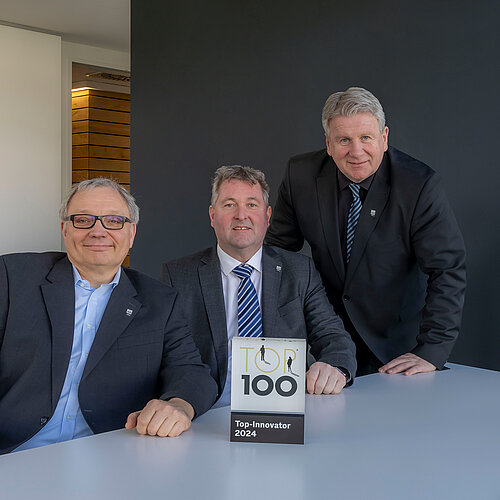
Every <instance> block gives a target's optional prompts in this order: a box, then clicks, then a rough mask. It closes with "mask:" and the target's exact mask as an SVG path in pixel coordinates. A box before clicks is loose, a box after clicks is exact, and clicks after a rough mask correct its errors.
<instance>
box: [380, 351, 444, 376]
mask: <svg viewBox="0 0 500 500" xmlns="http://www.w3.org/2000/svg"><path fill="white" fill-rule="evenodd" d="M435 369H436V367H435V366H434V365H433V364H432V363H429V362H428V361H425V359H422V358H421V357H419V356H417V355H416V354H412V353H411V352H407V353H406V354H402V355H401V356H398V357H397V358H395V359H393V360H392V361H389V363H387V364H385V365H384V366H381V367H380V368H379V369H378V371H379V372H380V373H391V374H392V373H401V372H403V374H404V375H415V373H427V372H433V371H434V370H435Z"/></svg>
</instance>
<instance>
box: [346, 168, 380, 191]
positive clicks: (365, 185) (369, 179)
mask: <svg viewBox="0 0 500 500" xmlns="http://www.w3.org/2000/svg"><path fill="white" fill-rule="evenodd" d="M379 168H380V167H379ZM379 168H377V172H378V170H379ZM377 172H374V173H373V174H372V175H370V177H367V178H366V179H365V180H364V181H361V182H358V183H357V184H358V185H360V186H361V187H362V188H363V189H364V190H366V191H368V190H369V189H370V186H371V184H372V181H373V178H374V177H375V174H376V173H377ZM337 179H338V182H339V190H340V191H342V190H343V189H345V188H347V186H349V184H352V183H353V182H352V181H351V179H348V178H347V177H346V176H345V175H344V174H343V173H342V172H341V171H340V170H339V169H338V168H337Z"/></svg>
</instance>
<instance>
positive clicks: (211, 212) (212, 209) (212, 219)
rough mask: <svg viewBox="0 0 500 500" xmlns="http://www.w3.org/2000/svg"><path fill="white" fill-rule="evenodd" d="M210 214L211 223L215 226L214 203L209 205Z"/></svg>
mask: <svg viewBox="0 0 500 500" xmlns="http://www.w3.org/2000/svg"><path fill="white" fill-rule="evenodd" d="M208 216H209V217H210V225H211V226H212V227H214V207H212V205H210V206H209V207H208Z"/></svg>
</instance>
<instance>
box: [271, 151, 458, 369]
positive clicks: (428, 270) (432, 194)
mask: <svg viewBox="0 0 500 500" xmlns="http://www.w3.org/2000/svg"><path fill="white" fill-rule="evenodd" d="M336 171H337V168H336V165H335V163H334V162H333V160H332V159H331V157H330V156H328V154H327V152H326V150H321V151H316V152H313V153H307V154H303V155H300V156H296V157H294V158H292V159H291V160H290V162H289V164H288V168H287V171H286V174H285V177H284V179H283V181H282V184H281V186H280V190H279V196H278V200H277V203H276V207H275V210H274V213H273V219H272V223H271V227H270V229H269V230H268V233H267V237H266V242H268V243H271V244H273V245H277V246H280V247H283V248H287V249H289V250H294V251H297V250H300V249H301V248H302V246H303V243H304V239H305V240H306V241H307V242H308V243H309V245H310V246H311V250H312V256H313V259H314V262H315V264H316V266H317V268H318V270H319V272H320V274H321V277H322V279H323V283H324V284H325V288H326V291H327V294H328V297H329V299H330V302H331V303H332V304H333V305H334V307H335V310H336V311H337V312H338V313H339V314H340V316H341V317H342V318H343V319H344V320H345V322H346V324H349V320H350V322H352V325H354V328H355V329H356V331H357V332H358V333H359V335H360V336H361V337H362V338H363V340H364V341H365V342H366V344H367V345H368V347H369V348H370V349H371V350H372V352H373V353H375V354H376V356H377V357H378V358H379V359H380V360H381V361H382V362H384V363H386V362H388V361H389V360H391V359H393V358H395V357H397V356H399V355H401V354H403V353H405V352H413V353H415V354H416V355H418V356H420V357H422V358H424V359H426V360H428V361H430V362H431V363H433V364H434V365H435V366H436V367H438V368H442V366H443V364H444V363H445V362H446V360H447V359H448V356H449V354H450V351H451V349H452V347H453V344H454V343H455V340H456V338H457V335H458V331H459V326H460V321H461V313H462V306H463V300H464V292H465V249H464V243H463V240H462V236H461V234H460V230H459V228H458V226H457V223H456V220H455V217H454V215H453V213H452V210H451V208H450V206H449V204H448V202H447V200H446V197H445V195H444V192H443V189H442V187H441V181H440V179H439V176H438V175H437V174H436V172H434V171H433V170H431V169H430V168H429V167H428V166H426V165H424V164H423V163H421V162H420V161H418V160H415V159H414V158H411V157H410V156H408V155H406V154H405V153H402V152H401V151H398V150H397V149H394V148H389V150H388V152H387V153H385V161H383V162H382V164H381V166H380V167H379V169H378V170H377V172H376V174H375V177H374V179H373V182H372V184H371V187H370V190H369V191H368V194H367V197H366V199H365V202H364V204H363V209H362V211H361V214H360V217H359V221H358V226H357V228H356V234H355V237H354V243H353V247H352V250H351V260H350V263H349V265H348V267H347V269H346V268H345V267H344V261H343V256H342V251H341V244H340V235H339V230H338V215H337V212H338V200H337V198H338V195H337V172H336Z"/></svg>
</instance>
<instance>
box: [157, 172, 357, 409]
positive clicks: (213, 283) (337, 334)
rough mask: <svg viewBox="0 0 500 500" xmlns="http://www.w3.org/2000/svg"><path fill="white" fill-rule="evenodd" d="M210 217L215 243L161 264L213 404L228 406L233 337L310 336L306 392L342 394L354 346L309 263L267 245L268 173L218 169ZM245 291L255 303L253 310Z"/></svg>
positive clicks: (351, 372)
mask: <svg viewBox="0 0 500 500" xmlns="http://www.w3.org/2000/svg"><path fill="white" fill-rule="evenodd" d="M209 215H210V221H211V224H212V227H213V228H214V230H215V235H216V236H217V246H216V247H213V248H208V249H206V250H203V251H201V252H199V253H197V254H194V255H191V256H189V257H184V258H182V259H180V260H176V261H173V262H169V263H167V264H164V265H163V267H162V279H163V281H165V282H166V283H167V284H171V285H173V286H174V287H175V288H176V289H178V290H179V292H180V295H181V297H182V302H183V304H184V305H185V309H186V311H187V314H188V318H189V320H190V325H191V327H192V331H193V336H194V339H195V342H196V344H197V346H198V348H199V349H200V353H201V357H202V359H203V361H204V362H205V363H207V364H208V365H209V366H210V370H211V372H212V376H213V377H214V378H215V380H216V381H217V383H218V386H219V399H218V401H217V404H216V406H224V405H228V404H229V403H230V396H231V389H230V384H231V339H232V338H233V337H234V336H235V335H251V336H260V335H262V336H265V337H283V338H287V337H288V338H304V339H307V340H308V343H309V345H310V347H311V353H312V355H313V356H314V357H315V358H316V360H317V361H316V362H315V363H313V364H312V365H311V366H310V368H309V370H308V371H307V374H306V388H307V391H308V392H309V393H311V394H313V393H314V394H322V393H324V394H338V393H339V392H340V391H341V390H342V388H343V387H344V386H345V385H346V383H351V382H352V379H353V376H354V374H355V372H356V364H355V355H354V344H353V343H352V341H351V339H350V338H349V335H348V334H347V332H346V331H345V330H344V327H343V325H342V321H341V320H340V319H339V317H338V316H337V315H336V314H335V312H334V311H333V308H332V306H331V305H330V304H329V302H328V299H327V297H326V294H325V290H324V288H323V285H322V283H321V279H320V277H319V274H318V272H317V271H316V269H315V268H314V264H313V263H312V260H311V259H310V258H308V257H306V256H303V255H298V254H294V253H292V252H287V251H285V250H281V249H279V248H274V247H271V246H269V245H264V246H263V245H262V243H263V241H264V236H265V234H266V231H267V228H268V226H269V219H270V217H271V207H270V206H269V186H268V185H267V183H266V180H265V176H264V174H263V173H262V172H261V171H259V170H255V169H253V168H249V167H241V166H226V167H221V168H219V169H218V170H217V171H216V173H215V178H214V181H213V184H212V201H211V205H210V207H209ZM241 269H243V270H244V269H247V270H248V274H249V276H248V275H247V277H246V278H245V277H244V276H243V274H244V271H243V272H242V271H241ZM243 294H248V295H247V297H248V300H249V303H252V304H253V305H252V306H251V307H249V308H250V309H252V311H253V312H252V313H248V315H247V314H246V310H244V305H243V302H244V297H243ZM238 296H240V297H241V298H242V301H241V302H240V301H239V297H238ZM252 298H253V299H252ZM247 318H248V322H245V321H246V320H247ZM250 318H251V319H250Z"/></svg>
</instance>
